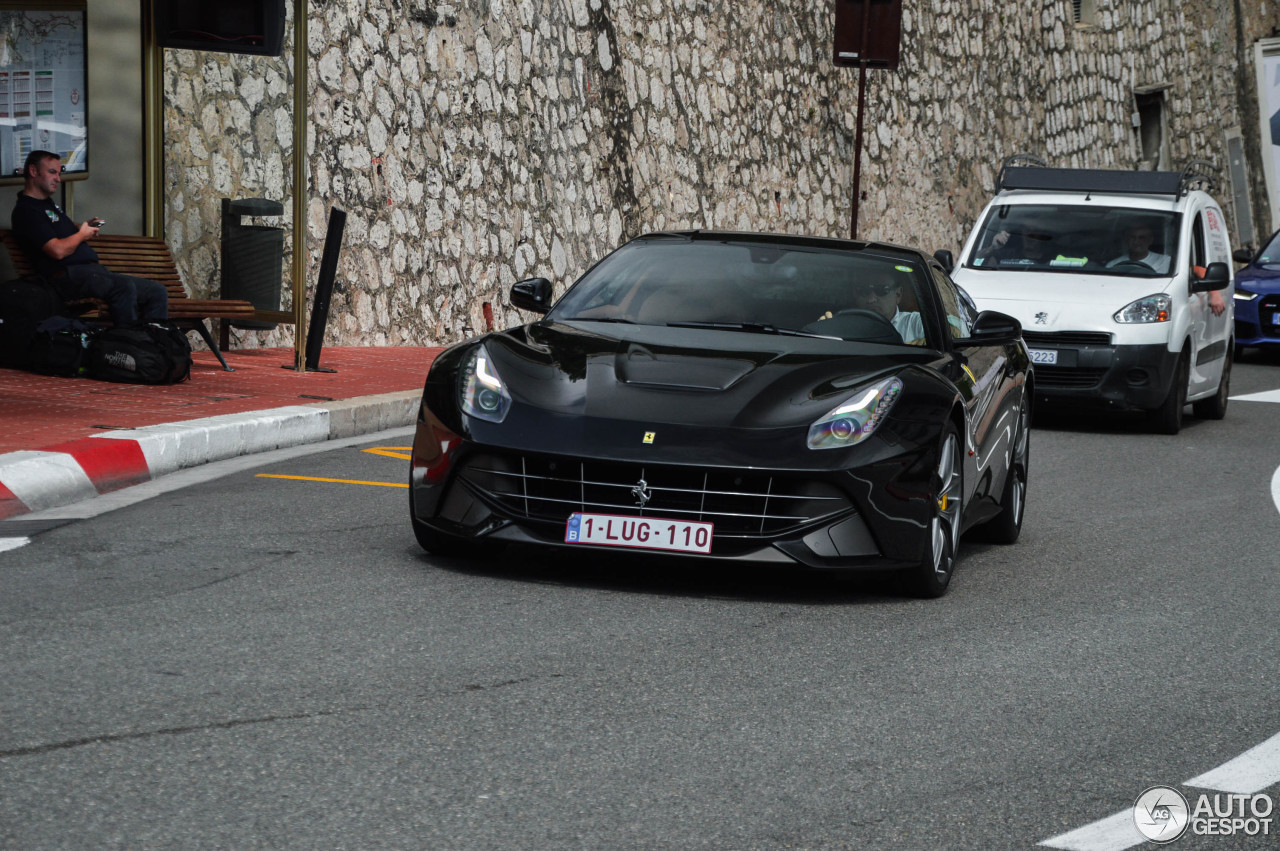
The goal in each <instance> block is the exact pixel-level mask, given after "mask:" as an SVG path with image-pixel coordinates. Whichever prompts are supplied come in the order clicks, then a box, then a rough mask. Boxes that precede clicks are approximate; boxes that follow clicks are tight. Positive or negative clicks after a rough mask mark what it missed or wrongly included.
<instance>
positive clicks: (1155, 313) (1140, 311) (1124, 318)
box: [1112, 293, 1173, 325]
mask: <svg viewBox="0 0 1280 851" xmlns="http://www.w3.org/2000/svg"><path fill="white" fill-rule="evenodd" d="M1172 308H1173V299H1171V298H1169V296H1167V295H1165V294H1164V293H1156V294H1155V295H1149V296H1146V297H1144V298H1140V299H1138V300H1137V301H1135V302H1133V303H1132V304H1127V305H1125V306H1124V307H1122V308H1120V310H1118V311H1116V315H1115V316H1114V317H1112V318H1113V319H1115V321H1117V322H1119V323H1121V324H1123V325H1130V324H1133V323H1142V322H1168V321H1169V312H1170V310H1171V309H1172Z"/></svg>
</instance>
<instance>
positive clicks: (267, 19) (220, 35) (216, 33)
mask: <svg viewBox="0 0 1280 851" xmlns="http://www.w3.org/2000/svg"><path fill="white" fill-rule="evenodd" d="M284 4H285V0H217V2H213V3H207V2H198V0H197V2H193V0H155V25H156V38H157V39H158V40H159V42H160V46H161V47H179V48H184V49H186V50H212V51H217V52H219V53H250V54H253V55H256V56H279V55H280V53H281V50H282V48H283V45H284V11H285V9H284Z"/></svg>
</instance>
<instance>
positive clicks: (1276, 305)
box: [1235, 231, 1280, 354]
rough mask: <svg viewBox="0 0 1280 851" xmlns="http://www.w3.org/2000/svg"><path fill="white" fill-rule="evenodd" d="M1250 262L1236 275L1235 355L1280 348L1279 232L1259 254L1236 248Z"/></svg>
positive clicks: (1237, 255)
mask: <svg viewBox="0 0 1280 851" xmlns="http://www.w3.org/2000/svg"><path fill="white" fill-rule="evenodd" d="M1235 259H1236V260H1239V261H1241V262H1246V261H1247V262H1248V265H1247V266H1245V267H1244V268H1243V269H1241V270H1239V271H1238V272H1236V293H1235V301H1236V305H1235V306H1236V353H1237V354H1239V352H1240V349H1242V348H1244V347H1245V346H1268V347H1270V346H1276V347H1277V348H1280V231H1276V232H1275V233H1273V234H1272V235H1271V238H1270V239H1268V240H1267V242H1266V244H1265V245H1263V246H1262V250H1261V251H1259V252H1258V253H1257V254H1256V255H1250V254H1249V252H1248V251H1247V250H1245V249H1237V251H1236V253H1235Z"/></svg>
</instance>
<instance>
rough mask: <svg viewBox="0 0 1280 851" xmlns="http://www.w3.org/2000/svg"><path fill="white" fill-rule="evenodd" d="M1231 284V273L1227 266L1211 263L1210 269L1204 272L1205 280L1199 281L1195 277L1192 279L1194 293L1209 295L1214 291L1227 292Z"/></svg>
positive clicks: (1200, 279)
mask: <svg viewBox="0 0 1280 851" xmlns="http://www.w3.org/2000/svg"><path fill="white" fill-rule="evenodd" d="M1230 283H1231V272H1230V270H1228V269H1227V264H1226V263H1210V264H1209V268H1208V269H1206V270H1205V272H1204V277H1203V278H1199V279H1197V278H1196V277H1195V276H1194V275H1193V276H1192V277H1191V291H1192V292H1193V293H1207V292H1210V291H1212V290H1225V289H1226V288H1227V285H1228V284H1230Z"/></svg>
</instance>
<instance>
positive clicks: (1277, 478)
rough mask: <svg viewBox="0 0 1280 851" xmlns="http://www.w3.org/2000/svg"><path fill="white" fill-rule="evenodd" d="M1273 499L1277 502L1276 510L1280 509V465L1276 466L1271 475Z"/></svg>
mask: <svg viewBox="0 0 1280 851" xmlns="http://www.w3.org/2000/svg"><path fill="white" fill-rule="evenodd" d="M1271 501H1272V502H1274V503H1275V504H1276V511H1280V467H1276V472H1275V474H1274V475H1273V476H1272V477H1271Z"/></svg>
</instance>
